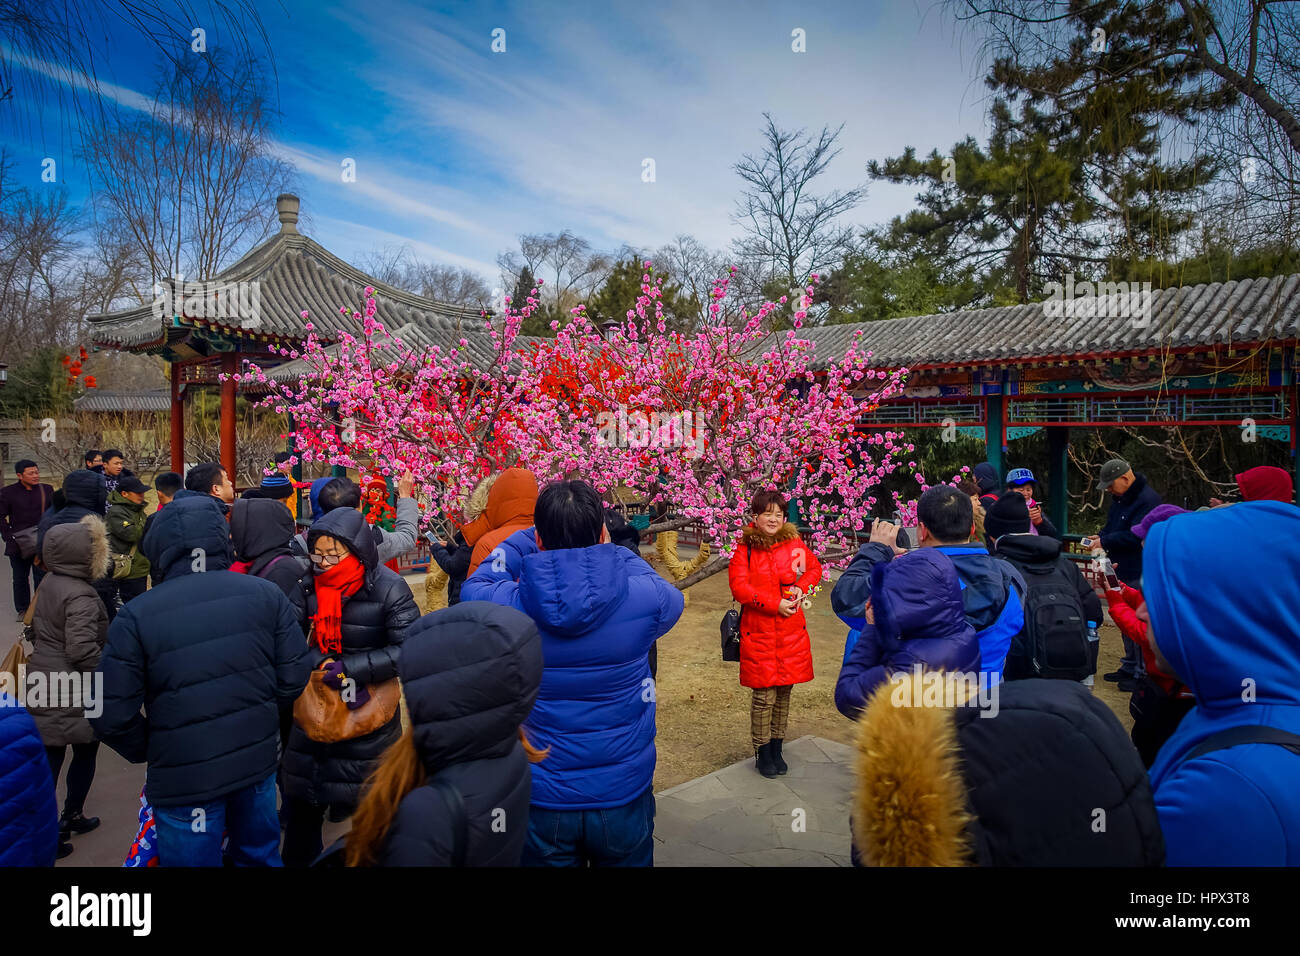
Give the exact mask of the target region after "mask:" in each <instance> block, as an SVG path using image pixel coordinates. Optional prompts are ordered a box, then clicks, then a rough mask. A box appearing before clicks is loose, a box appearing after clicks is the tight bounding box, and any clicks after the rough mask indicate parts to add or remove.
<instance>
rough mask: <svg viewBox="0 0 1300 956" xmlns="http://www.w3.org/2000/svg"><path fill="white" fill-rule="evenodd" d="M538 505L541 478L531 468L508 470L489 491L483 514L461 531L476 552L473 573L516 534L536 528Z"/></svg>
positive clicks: (470, 561) (471, 567)
mask: <svg viewBox="0 0 1300 956" xmlns="http://www.w3.org/2000/svg"><path fill="white" fill-rule="evenodd" d="M536 504H537V478H536V477H535V476H534V475H533V473H532V472H531V471H529V470H528V469H527V468H507V469H506V470H505V471H503V472H501V477H500V478H498V479H497V480H496V482H495V483H493V485H492V490H491V491H489V492H488V501H487V507H486V508H485V509H484V510H483V513H482V514H481V515H479V516H478V517H477V518H475V519H474V520H473V521H471V522H470V523H469V524H467V525H465V527H463V528H461V529H460V533H461V534H462V535H463V536H464V538H465V543H466V544H469V545H472V546H473V548H474V550H473V552H472V553H471V554H470V558H469V574H467V575H466V577H468V576H469V575H470V574H473V573H474V572H475V570H477V569H478V566H479V565H480V564H482V563H483V560H484V559H485V558H487V556H488V555H490V554H491V553H492V550H493V549H494V548H495V547H496V546H497V545H499V544H500V543H501V542H502V541H504V540H505V539H506V538H508V537H510V536H511V535H512V534H514V533H515V532H516V531H519V530H521V529H523V528H531V527H532V526H533V508H534V506H535V505H536Z"/></svg>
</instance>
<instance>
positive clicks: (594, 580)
mask: <svg viewBox="0 0 1300 956" xmlns="http://www.w3.org/2000/svg"><path fill="white" fill-rule="evenodd" d="M530 542H531V544H530ZM498 547H500V548H502V549H503V552H504V553H505V555H506V560H505V561H503V562H499V564H505V566H506V570H503V571H493V570H492V566H493V563H494V562H493V561H491V560H486V561H484V562H483V563H482V564H480V565H479V566H478V569H477V570H476V571H475V572H474V574H472V575H470V577H469V579H468V580H467V581H466V582H465V586H464V587H463V588H462V589H461V599H462V600H464V601H473V600H480V599H482V600H489V601H492V602H493V603H496V604H505V605H507V606H509V607H513V608H516V609H517V610H520V611H523V612H524V613H525V614H527V615H528V616H529V617H531V618H532V619H533V620H534V621H535V622H536V624H537V628H538V630H539V631H540V632H541V635H542V659H543V661H544V662H545V666H546V669H545V671H544V673H543V676H542V687H541V692H540V693H539V694H538V697H537V703H536V705H535V706H534V707H533V713H532V716H531V717H529V719H528V733H529V739H530V740H531V741H532V743H533V745H534V746H536V747H539V748H546V747H549V748H551V752H550V754H549V755H548V756H547V758H546V759H545V760H543V761H542V762H541V763H537V764H533V796H532V802H533V805H535V806H539V807H545V808H547V809H550V810H596V809H602V808H609V807H621V806H625V805H626V804H629V803H631V802H632V801H633V800H635V799H636V798H637V797H639V796H640V795H641V794H642V793H644V792H645V791H646V790H647V789H648V788H649V787H650V783H651V779H652V778H653V776H654V768H655V745H654V737H655V695H654V682H653V680H652V679H651V677H650V665H649V662H648V661H647V660H646V655H647V653H648V652H649V650H650V647H651V646H652V645H653V644H654V642H655V641H656V640H658V639H659V638H660V637H662V636H663V635H665V634H667V633H668V631H669V630H670V629H671V628H672V626H673V625H674V624H676V623H677V619H678V618H679V617H681V615H682V607H683V603H684V601H683V598H682V592H681V591H679V590H678V589H677V588H675V587H673V586H672V585H671V584H669V583H668V582H667V581H666V580H664V579H663V578H662V577H660V576H659V575H658V574H657V573H655V571H654V569H653V568H651V567H650V565H648V564H647V563H646V562H645V560H644V559H642V558H641V557H640V556H638V555H635V554H633V553H632V552H631V551H629V550H628V549H627V548H621V547H619V546H618V545H615V544H597V545H593V546H592V547H589V548H572V549H564V550H559V551H542V550H540V549H538V547H537V543H536V539H535V538H534V537H533V532H532V530H531V529H525V530H523V531H516V532H515V533H514V534H513V535H511V536H510V537H509V538H507V539H506V540H505V541H504V542H502V544H501V545H498ZM512 564H514V565H515V566H517V567H518V568H519V572H518V573H519V580H518V581H517V582H516V581H514V580H512V579H511V578H510V576H509V575H510V568H511V566H512Z"/></svg>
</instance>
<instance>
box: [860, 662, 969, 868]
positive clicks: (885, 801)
mask: <svg viewBox="0 0 1300 956" xmlns="http://www.w3.org/2000/svg"><path fill="white" fill-rule="evenodd" d="M897 679H898V681H900V682H901V683H895V682H892V681H891V682H887V683H885V684H882V685H880V687H879V688H878V689H877V690H876V692H875V693H874V694H873V695H872V696H871V699H870V700H868V701H867V706H866V708H865V710H863V712H862V717H861V719H860V720H859V722H858V737H857V751H858V753H857V768H856V769H857V784H856V786H855V788H854V793H853V842H854V845H855V846H856V847H857V850H858V852H859V853H860V854H861V856H862V859H863V862H865V863H866V864H867V865H868V866H967V865H969V864H970V863H971V847H970V838H969V836H968V835H967V831H966V826H967V824H968V823H969V822H970V819H971V817H970V812H969V810H968V809H967V802H966V783H965V781H964V780H963V778H962V774H961V747H960V744H959V743H958V739H957V728H956V725H955V723H954V721H953V712H952V710H951V709H950V708H947V707H942V706H940V707H935V706H921V705H920V703H921V702H922V701H923V696H922V692H923V684H924V679H919V678H918V675H917V674H916V672H910V673H909V672H903V673H901V674H898V675H897ZM899 701H905V702H916V703H917V704H918V706H899V704H898V702H899Z"/></svg>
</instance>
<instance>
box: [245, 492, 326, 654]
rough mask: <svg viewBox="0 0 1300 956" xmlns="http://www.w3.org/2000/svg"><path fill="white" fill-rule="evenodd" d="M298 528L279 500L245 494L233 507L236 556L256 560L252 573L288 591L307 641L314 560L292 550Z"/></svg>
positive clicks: (250, 569) (286, 594)
mask: <svg viewBox="0 0 1300 956" xmlns="http://www.w3.org/2000/svg"><path fill="white" fill-rule="evenodd" d="M294 531H295V528H294V524H293V515H291V514H290V513H289V509H288V508H286V507H285V506H284V505H283V504H281V503H280V502H279V501H277V500H275V499H271V498H247V497H245V498H240V499H239V500H238V501H236V502H234V503H233V504H232V505H231V506H230V543H231V544H232V545H234V548H235V557H236V558H238V559H239V560H240V561H252V562H253V564H252V567H250V568H249V569H248V573H249V575H251V576H252V577H257V578H263V579H265V580H267V581H270V582H271V583H272V584H274V585H275V586H276V587H278V588H279V589H280V590H281V591H283V592H284V596H285V597H287V598H288V599H289V603H290V604H292V605H293V610H294V613H295V614H296V615H297V616H298V624H299V626H300V627H302V632H303V635H304V638H303V639H304V640H306V634H307V596H308V595H309V594H310V593H311V575H312V571H311V561H309V560H308V559H307V558H304V557H301V556H299V555H297V554H294V553H293V551H292V550H290V542H292V541H293V535H294Z"/></svg>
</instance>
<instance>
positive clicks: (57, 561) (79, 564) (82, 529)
mask: <svg viewBox="0 0 1300 956" xmlns="http://www.w3.org/2000/svg"><path fill="white" fill-rule="evenodd" d="M41 561H42V563H44V565H45V570H46V571H48V572H50V573H51V574H63V575H66V576H67V577H70V578H79V579H81V580H83V581H97V580H99V579H100V578H102V577H104V575H106V574H107V573H108V569H109V566H110V559H109V556H108V531H107V530H106V529H105V527H104V520H103V519H102V518H98V517H96V516H95V515H85V516H83V517H82V519H81V520H80V521H78V522H76V523H75V524H72V523H69V524H60V525H55V526H54V527H53V528H51V529H50V530H49V531H48V532H46V534H45V547H44V548H43V549H42V550H41Z"/></svg>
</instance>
